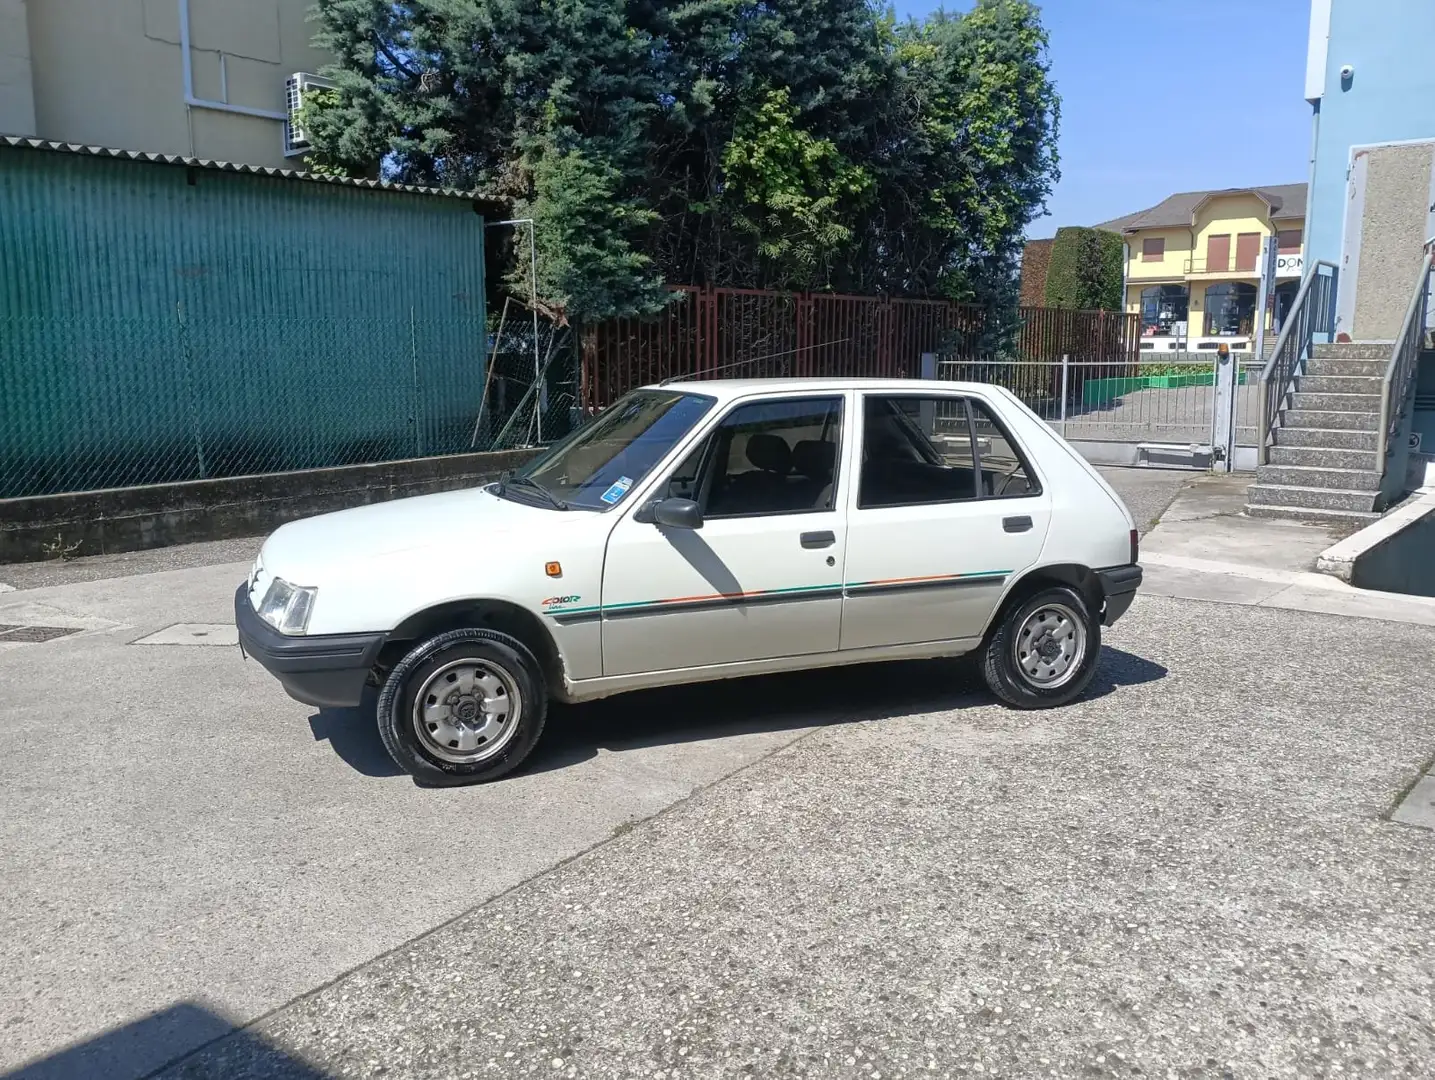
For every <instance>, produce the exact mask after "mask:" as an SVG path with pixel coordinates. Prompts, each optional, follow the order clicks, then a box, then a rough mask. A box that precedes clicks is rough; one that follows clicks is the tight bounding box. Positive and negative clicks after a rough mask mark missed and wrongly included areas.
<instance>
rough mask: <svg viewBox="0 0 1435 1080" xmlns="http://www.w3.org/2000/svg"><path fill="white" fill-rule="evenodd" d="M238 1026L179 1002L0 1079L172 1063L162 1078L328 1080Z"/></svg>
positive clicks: (48, 1079) (61, 1078) (75, 1077)
mask: <svg viewBox="0 0 1435 1080" xmlns="http://www.w3.org/2000/svg"><path fill="white" fill-rule="evenodd" d="M236 1027H237V1025H236V1024H235V1023H234V1022H233V1021H231V1020H228V1019H226V1018H225V1017H223V1016H220V1015H219V1014H218V1013H215V1012H213V1011H211V1010H210V1009H207V1008H205V1007H204V1006H203V1005H197V1004H195V1003H194V1002H190V1001H181V1002H179V1003H177V1004H174V1005H171V1006H169V1007H168V1008H166V1009H161V1010H159V1011H158V1012H154V1013H150V1014H149V1015H148V1016H145V1017H141V1018H140V1019H139V1020H135V1021H133V1022H132V1023H129V1024H124V1025H122V1026H121V1027H117V1028H112V1029H110V1030H109V1031H106V1032H102V1033H101V1034H99V1035H96V1036H94V1037H93V1038H90V1039H86V1040H85V1041H84V1042H79V1043H75V1044H74V1045H72V1046H67V1047H66V1048H65V1049H63V1050H57V1051H56V1052H55V1053H53V1054H50V1055H49V1056H48V1057H44V1058H41V1059H39V1060H38V1061H33V1062H31V1063H30V1064H28V1065H22V1066H20V1068H18V1069H16V1070H14V1071H12V1072H7V1073H3V1074H0V1080H93V1078H94V1077H101V1076H102V1077H105V1078H106V1080H130V1078H138V1077H142V1076H144V1077H147V1076H150V1075H153V1074H154V1072H155V1071H156V1070H158V1069H165V1066H166V1065H168V1064H170V1063H175V1064H173V1066H172V1067H171V1068H168V1069H165V1071H164V1072H163V1074H162V1075H163V1076H165V1077H171V1078H174V1080H181V1078H182V1080H200V1078H201V1077H202V1078H206V1080H207V1078H210V1077H213V1078H216V1080H218V1078H219V1077H225V1076H253V1077H260V1076H262V1077H265V1078H266V1080H268V1078H273V1080H330V1074H329V1073H326V1072H320V1071H319V1070H317V1069H315V1068H314V1067H313V1066H311V1065H308V1064H305V1063H304V1062H301V1061H297V1060H295V1059H294V1058H292V1057H290V1056H289V1055H288V1054H286V1053H284V1051H282V1050H280V1049H279V1048H278V1047H276V1046H274V1044H273V1043H270V1042H268V1041H267V1040H265V1039H263V1038H261V1037H259V1036H258V1035H256V1034H254V1033H253V1032H249V1031H237V1030H235V1029H236ZM226 1036H227V1037H226ZM209 1044H213V1045H209ZM200 1047H206V1049H205V1051H204V1052H203V1054H202V1055H199V1056H198V1057H193V1058H192V1057H190V1055H192V1054H193V1053H194V1051H195V1050H197V1049H198V1048H200ZM177 1059H184V1060H178V1061H177Z"/></svg>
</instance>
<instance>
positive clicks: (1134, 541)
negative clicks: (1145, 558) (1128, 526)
mask: <svg viewBox="0 0 1435 1080" xmlns="http://www.w3.org/2000/svg"><path fill="white" fill-rule="evenodd" d="M1140 561H1141V534H1140V533H1139V532H1137V531H1136V530H1135V529H1132V530H1131V565H1132V566H1135V565H1136V564H1137V563H1138V562H1140Z"/></svg>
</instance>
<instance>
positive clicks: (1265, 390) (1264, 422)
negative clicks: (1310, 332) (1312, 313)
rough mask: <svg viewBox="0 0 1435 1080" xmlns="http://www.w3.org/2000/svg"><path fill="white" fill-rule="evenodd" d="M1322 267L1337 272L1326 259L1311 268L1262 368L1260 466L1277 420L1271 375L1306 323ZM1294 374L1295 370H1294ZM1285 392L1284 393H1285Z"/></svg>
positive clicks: (1259, 392) (1258, 447)
mask: <svg viewBox="0 0 1435 1080" xmlns="http://www.w3.org/2000/svg"><path fill="white" fill-rule="evenodd" d="M1322 266H1327V267H1329V268H1330V269H1331V270H1332V271H1334V270H1335V268H1336V267H1335V264H1334V263H1329V262H1326V261H1325V260H1324V259H1322V260H1321V261H1319V262H1317V263H1315V264H1314V265H1312V266H1311V268H1310V270H1309V271H1308V272H1307V273H1306V275H1305V278H1304V279H1303V280H1302V281H1301V283H1300V289H1299V291H1297V292H1296V295H1295V300H1294V301H1292V302H1291V307H1290V313H1289V314H1288V315H1287V316H1286V323H1285V325H1284V326H1283V327H1281V332H1280V336H1279V337H1277V338H1276V347H1275V348H1274V349H1273V350H1271V358H1270V360H1268V361H1266V363H1265V364H1264V365H1263V366H1262V368H1261V377H1260V379H1259V381H1258V382H1257V384H1256V386H1257V390H1256V393H1257V397H1258V400H1259V401H1260V404H1261V423H1260V441H1259V442H1257V443H1256V460H1257V462H1258V463H1259V464H1265V457H1266V440H1267V439H1268V438H1269V437H1270V434H1271V421H1272V420H1273V419H1275V418H1274V417H1273V416H1272V415H1271V408H1270V387H1269V383H1270V380H1271V375H1272V374H1273V373H1274V372H1275V367H1276V362H1277V361H1278V360H1279V359H1280V357H1281V353H1282V351H1284V349H1285V346H1286V341H1287V339H1289V338H1290V337H1291V335H1292V334H1294V333H1295V329H1296V324H1297V323H1300V322H1304V319H1303V318H1299V317H1298V316H1299V315H1300V313H1301V310H1302V308H1303V307H1304V306H1305V301H1306V297H1307V296H1308V295H1309V294H1310V289H1311V285H1312V284H1313V283H1314V282H1315V279H1316V278H1317V277H1319V276H1320V268H1321V267H1322ZM1292 374H1294V370H1292ZM1283 392H1284V391H1283Z"/></svg>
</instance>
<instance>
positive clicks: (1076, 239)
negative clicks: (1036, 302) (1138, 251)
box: [1046, 226, 1124, 311]
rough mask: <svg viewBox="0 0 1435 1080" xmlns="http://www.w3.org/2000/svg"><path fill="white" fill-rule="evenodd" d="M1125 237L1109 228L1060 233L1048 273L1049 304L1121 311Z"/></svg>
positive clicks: (1069, 228) (1068, 229)
mask: <svg viewBox="0 0 1435 1080" xmlns="http://www.w3.org/2000/svg"><path fill="white" fill-rule="evenodd" d="M1121 261H1122V245H1121V237H1120V236H1118V235H1117V234H1116V233H1113V232H1107V231H1106V230H1105V229H1088V228H1084V227H1082V226H1067V227H1066V228H1064V229H1057V230H1056V239H1055V240H1054V241H1052V245H1051V263H1050V265H1049V267H1048V268H1047V272H1046V305H1047V307H1055V308H1074V309H1076V310H1078V311H1096V310H1101V311H1121V310H1123V308H1124V305H1123V304H1122V302H1121V301H1122V298H1121V270H1122V267H1121Z"/></svg>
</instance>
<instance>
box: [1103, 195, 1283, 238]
mask: <svg viewBox="0 0 1435 1080" xmlns="http://www.w3.org/2000/svg"><path fill="white" fill-rule="evenodd" d="M1219 195H1256V196H1258V197H1259V198H1261V199H1263V200H1264V201H1265V203H1266V205H1268V206H1269V207H1270V208H1271V220H1272V221H1290V220H1293V219H1297V218H1303V217H1305V205H1306V186H1305V185H1304V184H1272V185H1270V186H1268V187H1251V188H1221V189H1219V190H1216V191H1183V192H1181V193H1180V194H1177V195H1172V196H1170V197H1169V198H1167V199H1164V200H1162V201H1161V202H1159V203H1157V204H1156V205H1155V206H1153V207H1151V208H1150V209H1147V210H1138V211H1137V212H1136V213H1134V214H1127V215H1125V216H1124V217H1119V218H1112V219H1111V220H1110V221H1103V222H1102V223H1101V224H1099V225H1097V226H1096V228H1098V229H1107V230H1110V231H1111V232H1133V231H1135V230H1137V229H1162V228H1176V227H1179V226H1183V225H1190V224H1191V217H1192V215H1193V214H1194V213H1195V212H1196V208H1197V207H1198V206H1200V205H1201V203H1203V202H1205V201H1206V200H1207V199H1211V198H1215V197H1216V196H1219Z"/></svg>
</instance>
